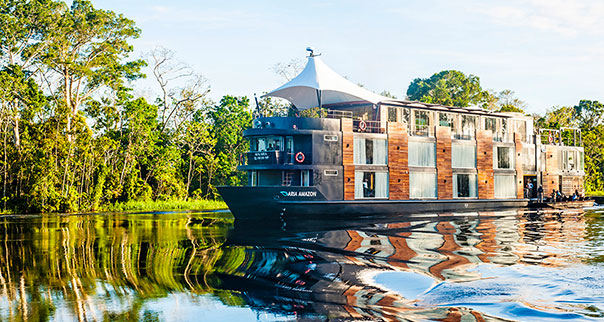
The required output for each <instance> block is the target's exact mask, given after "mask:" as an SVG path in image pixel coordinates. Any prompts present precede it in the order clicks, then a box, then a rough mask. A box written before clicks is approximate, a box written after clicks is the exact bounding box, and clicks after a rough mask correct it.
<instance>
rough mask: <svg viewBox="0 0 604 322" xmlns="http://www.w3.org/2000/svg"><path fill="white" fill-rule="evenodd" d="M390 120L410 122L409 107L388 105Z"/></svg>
mask: <svg viewBox="0 0 604 322" xmlns="http://www.w3.org/2000/svg"><path fill="white" fill-rule="evenodd" d="M388 121H389V122H401V123H407V124H408V123H409V109H408V108H403V107H393V106H390V107H388Z"/></svg>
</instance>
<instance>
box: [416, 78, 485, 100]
mask: <svg viewBox="0 0 604 322" xmlns="http://www.w3.org/2000/svg"><path fill="white" fill-rule="evenodd" d="M485 95H486V92H485V91H483V90H482V87H481V86H480V78H479V77H478V76H474V75H467V76H466V75H465V74H464V73H462V72H460V71H456V70H444V71H441V72H439V73H436V74H434V75H432V76H430V78H416V79H414V80H413V81H412V82H411V84H410V85H409V88H408V89H407V98H408V99H409V100H412V101H421V102H425V103H432V104H442V105H449V106H459V107H466V106H469V105H472V104H474V105H476V104H479V103H481V102H483V100H484V97H485Z"/></svg>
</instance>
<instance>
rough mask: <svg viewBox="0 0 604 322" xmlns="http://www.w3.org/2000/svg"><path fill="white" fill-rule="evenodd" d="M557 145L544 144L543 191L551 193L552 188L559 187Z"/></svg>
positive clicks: (546, 193)
mask: <svg viewBox="0 0 604 322" xmlns="http://www.w3.org/2000/svg"><path fill="white" fill-rule="evenodd" d="M559 172H560V169H559V161H558V147H557V146H555V145H546V147H545V172H544V173H543V193H544V194H545V195H546V196H549V195H551V194H552V190H558V189H560V178H559Z"/></svg>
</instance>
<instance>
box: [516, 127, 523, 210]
mask: <svg viewBox="0 0 604 322" xmlns="http://www.w3.org/2000/svg"><path fill="white" fill-rule="evenodd" d="M514 144H515V146H516V153H515V154H514V157H515V158H516V162H515V164H516V198H519V199H523V198H524V185H523V183H524V180H523V178H524V170H523V167H522V135H520V133H514Z"/></svg>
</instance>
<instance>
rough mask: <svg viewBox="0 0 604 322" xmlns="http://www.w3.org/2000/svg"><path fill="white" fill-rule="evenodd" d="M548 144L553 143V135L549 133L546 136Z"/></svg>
mask: <svg viewBox="0 0 604 322" xmlns="http://www.w3.org/2000/svg"><path fill="white" fill-rule="evenodd" d="M548 141H549V144H552V143H554V136H553V135H552V134H551V133H550V134H549V137H548Z"/></svg>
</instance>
